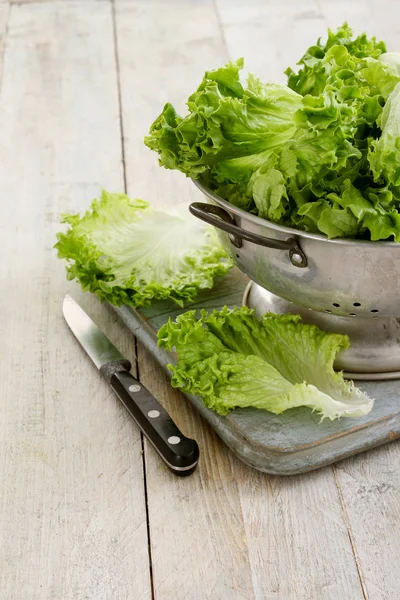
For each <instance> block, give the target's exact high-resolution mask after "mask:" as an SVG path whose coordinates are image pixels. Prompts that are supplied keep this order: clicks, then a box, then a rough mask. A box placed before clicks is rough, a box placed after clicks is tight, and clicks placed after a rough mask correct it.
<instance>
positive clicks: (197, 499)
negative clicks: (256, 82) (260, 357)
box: [116, 0, 363, 600]
mask: <svg viewBox="0 0 400 600" xmlns="http://www.w3.org/2000/svg"><path fill="white" fill-rule="evenodd" d="M243 6H244V5H243ZM251 7H252V4H251V3H250V4H249V3H247V4H246V6H244V8H248V9H249V10H251ZM213 9H214V7H213V4H212V2H211V1H204V2H201V3H198V2H185V1H184V0H181V1H180V0H173V1H172V2H168V4H167V3H165V2H162V1H161V0H159V1H150V2H149V1H145V0H134V1H130V2H127V1H124V0H118V2H117V3H116V12H117V37H118V54H119V61H120V75H121V92H122V107H123V122H124V139H125V160H126V167H127V180H128V192H129V194H130V195H132V196H143V197H144V198H146V199H148V200H150V201H152V202H156V203H168V202H170V203H172V202H174V201H176V199H177V198H179V199H183V198H187V199H189V198H192V197H197V190H195V189H193V187H194V186H191V185H190V182H188V181H187V180H185V178H184V177H183V176H181V175H180V174H179V173H174V172H169V171H166V170H163V169H160V168H159V167H158V166H157V160H156V157H155V156H152V155H151V153H150V152H149V151H147V150H146V149H143V146H142V139H143V136H144V135H145V133H146V132H147V130H148V127H149V124H150V123H151V122H152V121H153V120H154V118H155V117H156V116H157V115H158V114H159V112H160V110H161V108H162V106H163V104H164V102H165V101H166V100H170V101H172V102H174V103H175V102H176V103H177V104H178V107H179V109H180V110H182V107H183V104H184V102H185V101H186V99H187V97H188V95H189V94H190V93H191V92H192V91H193V89H194V88H195V87H196V86H197V84H198V83H199V82H200V80H201V78H202V76H203V73H204V70H205V69H207V68H214V67H216V66H218V65H221V64H223V63H224V62H226V60H227V59H228V54H227V51H226V46H225V42H224V39H223V35H222V32H221V24H220V22H219V21H218V18H217V14H216V13H215V12H213ZM230 50H232V51H231V54H232V55H233V54H234V55H237V52H236V50H235V48H232V49H231V48H230ZM258 50H259V48H256V47H255V48H253V50H252V53H251V56H252V57H253V59H254V56H255V53H256V52H257V51H258ZM238 51H239V49H238ZM239 54H240V53H239ZM264 60H268V58H266V57H264ZM139 367H140V369H139V372H140V377H141V380H142V382H143V383H144V384H145V385H146V386H147V387H148V388H149V389H150V390H151V391H152V392H153V393H154V394H155V395H156V397H157V398H158V399H159V400H160V401H161V402H162V403H163V405H164V406H166V408H167V409H168V410H169V411H170V413H171V415H172V416H173V418H174V419H175V420H176V421H177V423H178V425H179V426H180V427H181V428H182V430H183V431H184V432H185V434H187V435H190V436H193V437H194V438H195V439H197V441H198V442H199V445H200V449H201V458H200V464H199V467H198V471H197V472H196V473H195V474H194V475H193V476H192V477H191V478H190V479H185V480H177V479H176V478H175V477H174V476H173V475H171V474H170V473H169V472H168V471H167V470H166V468H165V467H164V465H163V464H161V462H160V460H159V459H158V457H157V456H156V455H155V453H154V452H153V450H152V449H151V448H147V447H146V465H147V486H148V506H149V518H150V535H151V549H152V567H153V576H154V589H155V597H156V599H157V598H159V599H169V598H172V597H174V598H176V599H179V600H180V599H183V598H188V597H190V598H193V599H195V600H197V599H198V600H204V599H208V598H209V599H214V598H218V599H220V598H221V599H224V600H231V599H239V598H243V599H246V600H247V599H257V600H258V599H263V600H264V599H266V600H270V599H277V600H280V599H285V600H291V599H293V600H294V599H296V600H302V599H304V600H306V599H307V600H309V599H315V600H328V599H332V600H333V599H337V598H346V599H347V598H348V599H351V600H358V599H360V600H361V599H362V598H363V594H362V590H361V585H360V581H359V576H358V573H357V569H356V564H355V561H354V557H353V554H352V549H351V544H350V541H349V538H348V532H347V527H346V523H345V520H344V517H343V512H342V509H341V506H340V502H339V497H338V492H337V488H336V486H335V482H334V478H333V474H332V471H331V469H325V470H321V471H318V472H317V473H314V474H312V475H307V476H303V477H298V478H294V479H291V480H286V479H279V478H274V477H268V476H264V475H262V474H260V473H258V472H256V471H252V470H251V469H248V468H247V467H245V466H243V464H242V463H240V462H239V461H238V460H237V459H236V458H235V457H234V456H233V454H231V453H230V451H229V450H227V448H226V447H225V446H224V445H223V444H222V443H221V442H220V441H219V439H218V438H217V437H216V435H215V434H214V433H213V431H212V430H211V429H210V428H209V427H208V426H207V425H206V424H205V423H204V422H203V421H202V420H201V419H200V417H199V415H198V414H197V413H196V412H195V411H193V409H192V408H191V407H190V406H189V405H188V403H187V402H186V401H185V400H184V399H183V398H182V396H181V395H180V394H179V393H177V392H176V391H174V390H171V388H170V387H169V385H168V380H167V378H166V376H165V375H164V374H163V373H162V371H161V370H160V369H159V368H158V367H157V366H156V365H155V364H154V361H153V360H152V359H151V357H150V356H148V355H147V354H146V352H144V351H143V350H142V349H140V352H139ZM328 549H329V550H328ZM177 581H179V586H177Z"/></svg>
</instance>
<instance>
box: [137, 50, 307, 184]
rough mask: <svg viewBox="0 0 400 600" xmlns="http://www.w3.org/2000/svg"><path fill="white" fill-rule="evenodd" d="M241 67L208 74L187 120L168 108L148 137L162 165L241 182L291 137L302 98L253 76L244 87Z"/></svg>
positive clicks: (192, 174)
mask: <svg viewBox="0 0 400 600" xmlns="http://www.w3.org/2000/svg"><path fill="white" fill-rule="evenodd" d="M242 68H243V60H238V61H237V62H236V63H229V64H227V65H226V66H225V67H222V68H220V69H217V70H216V71H208V72H206V74H205V76H204V78H203V81H202V82H201V84H200V86H199V87H198V89H197V91H196V92H195V93H194V94H193V95H192V96H190V98H189V100H188V102H187V106H188V110H189V113H188V115H187V116H186V117H184V118H183V117H180V116H178V115H177V114H176V112H175V109H174V108H173V107H172V106H171V105H170V104H166V105H165V107H164V110H163V112H162V113H161V114H160V116H159V117H158V118H157V119H156V120H155V121H154V123H153V124H152V126H151V127H150V132H149V135H148V136H147V137H146V138H145V144H146V145H147V146H148V147H149V148H151V149H152V150H155V151H156V152H158V154H159V162H160V165H163V166H165V167H167V168H169V169H179V170H180V171H182V172H183V173H185V174H186V175H187V176H189V177H195V178H196V177H199V176H200V175H201V174H202V173H205V172H209V173H210V175H211V176H212V177H213V179H214V180H215V181H216V182H219V183H223V182H231V183H232V182H233V183H240V182H242V181H248V179H249V177H250V174H251V173H252V172H253V171H254V170H256V169H257V168H258V167H260V166H261V165H263V164H264V163H265V161H267V160H268V159H269V157H270V156H271V154H272V153H273V149H274V148H276V147H278V146H280V145H281V144H284V143H285V142H286V141H287V140H288V139H290V137H291V136H292V133H293V132H294V130H295V125H294V122H293V115H294V112H295V111H296V110H297V109H298V108H300V107H301V102H302V100H301V97H300V96H299V95H298V94H296V93H295V92H293V91H292V90H290V89H289V88H288V87H287V86H283V85H276V84H272V83H271V84H263V83H261V82H260V80H259V79H257V78H255V77H254V76H252V75H250V76H249V78H248V81H247V87H243V86H242V84H241V83H240V78H239V72H240V70H241V69H242Z"/></svg>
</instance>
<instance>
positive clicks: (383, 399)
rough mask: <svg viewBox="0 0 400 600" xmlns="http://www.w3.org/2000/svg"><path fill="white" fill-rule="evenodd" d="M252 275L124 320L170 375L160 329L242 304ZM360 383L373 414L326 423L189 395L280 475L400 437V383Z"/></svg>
mask: <svg viewBox="0 0 400 600" xmlns="http://www.w3.org/2000/svg"><path fill="white" fill-rule="evenodd" d="M247 283H248V279H247V278H246V277H245V276H244V275H243V274H242V273H240V272H239V271H237V270H235V271H234V272H233V273H231V274H230V275H229V276H227V277H225V279H223V280H222V281H220V282H219V283H218V284H217V285H216V286H215V288H214V289H213V290H212V291H211V292H210V291H207V292H204V293H203V294H202V295H201V296H200V297H199V299H198V300H197V302H196V303H194V304H192V305H190V306H187V307H185V309H180V308H179V307H177V306H176V305H175V304H172V303H168V302H158V303H155V304H153V306H152V307H151V308H147V309H140V310H137V311H135V310H133V309H131V308H128V307H126V306H125V307H122V308H116V309H115V310H116V311H117V312H118V314H119V315H120V317H121V319H122V320H123V322H124V323H125V324H126V326H127V327H128V328H129V329H130V331H131V332H132V333H133V334H134V335H135V336H136V337H137V339H138V340H139V341H140V342H141V343H142V344H143V345H144V346H145V347H146V348H147V350H148V351H149V352H150V353H151V354H152V355H153V356H154V357H155V358H156V360H157V361H158V362H159V363H160V364H161V365H162V366H163V367H164V368H165V369H166V371H167V372H168V373H170V372H169V371H168V369H167V364H169V363H171V362H172V360H173V357H172V355H171V354H170V353H168V352H166V351H165V350H163V349H161V348H158V346H157V335H156V332H157V330H158V329H159V328H160V327H161V325H163V324H164V323H165V322H166V321H167V320H168V319H169V318H170V317H171V318H172V319H174V318H175V317H176V316H177V315H178V314H180V313H182V312H184V311H185V310H188V309H193V308H196V309H201V308H207V309H214V308H221V307H222V306H224V305H225V304H226V305H228V306H240V305H241V302H242V297H243V292H244V289H245V287H246V285H247ZM359 387H361V388H362V389H364V390H365V391H366V392H367V393H368V394H369V395H370V396H371V397H373V398H375V405H374V408H373V410H372V411H371V413H370V414H368V415H366V416H365V417H362V418H358V419H342V420H340V421H334V422H330V421H324V422H322V423H320V417H318V416H317V415H316V414H313V413H312V412H311V410H309V409H306V408H298V409H293V410H290V411H287V412H285V413H283V414H282V415H280V416H277V415H273V414H271V413H268V412H266V411H261V410H257V409H252V408H247V409H238V410H235V411H233V412H232V413H230V414H229V415H228V416H226V417H221V416H219V415H217V414H215V413H213V412H212V411H210V410H209V409H207V408H206V407H205V406H204V404H203V402H202V401H201V399H200V398H198V397H194V396H190V395H187V394H185V396H187V398H188V399H189V400H190V402H192V403H193V404H194V406H195V407H196V408H197V409H198V411H199V412H200V413H201V414H202V415H203V417H204V418H205V419H206V420H207V421H208V423H209V424H210V425H211V426H212V427H213V428H214V429H215V431H216V432H217V433H218V435H219V436H220V437H221V438H222V439H223V441H224V442H225V443H226V444H227V445H228V446H229V448H230V449H231V450H232V452H234V453H235V454H236V455H237V456H238V457H239V458H240V459H241V460H243V461H244V462H245V463H247V464H248V465H250V466H252V467H254V468H256V469H259V470H260V471H265V472H267V473H275V474H278V475H291V474H295V473H301V472H304V471H310V470H312V469H317V468H319V467H322V466H324V465H327V464H330V463H333V462H335V461H337V460H340V459H342V458H345V457H347V456H350V455H353V454H357V453H359V452H363V451H365V450H368V449H369V448H373V447H374V446H379V445H381V444H385V443H386V442H390V441H392V440H394V439H396V438H398V437H400V381H399V380H397V381H396V380H395V381H385V382H363V383H362V384H361V382H360V385H359Z"/></svg>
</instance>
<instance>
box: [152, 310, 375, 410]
mask: <svg viewBox="0 0 400 600" xmlns="http://www.w3.org/2000/svg"><path fill="white" fill-rule="evenodd" d="M158 339H159V345H160V346H161V347H164V348H167V349H169V350H175V351H176V353H177V357H178V358H177V363H176V365H175V366H173V365H170V369H171V370H172V373H173V375H172V385H173V386H174V387H179V388H180V389H182V390H183V391H185V392H188V393H191V394H196V395H200V396H201V397H202V399H203V401H204V403H205V405H206V406H207V407H208V408H210V409H212V410H214V411H216V412H218V413H219V414H227V413H228V412H229V411H231V410H233V409H235V408H236V407H248V406H252V407H255V408H259V409H264V410H268V411H270V412H273V413H275V414H280V413H281V412H283V411H285V410H288V409H290V408H294V407H298V406H306V407H309V408H311V409H312V410H315V411H317V412H318V413H320V414H321V417H322V419H324V418H329V419H331V420H333V419H336V418H339V417H341V416H347V417H355V416H361V415H364V414H367V413H368V412H369V411H370V410H371V409H372V406H373V401H372V400H371V399H370V398H368V397H367V396H366V395H365V394H364V393H363V392H361V391H360V390H359V389H357V388H356V387H355V386H354V385H353V383H351V382H348V381H345V380H344V379H343V377H342V375H341V374H340V373H336V372H335V371H334V370H333V363H334V359H335V357H336V355H337V353H338V351H339V350H340V349H345V348H347V347H348V345H349V342H348V338H347V337H346V336H342V335H338V334H328V333H324V332H322V331H321V330H320V329H318V328H317V327H315V326H312V325H305V324H303V323H302V322H301V320H300V317H298V316H294V315H283V316H282V315H280V316H277V315H271V314H267V315H265V316H264V317H263V318H261V319H258V318H257V317H256V316H255V314H254V311H252V310H250V309H247V308H239V309H229V308H227V307H224V308H223V309H222V310H220V311H214V312H212V313H210V314H208V313H207V312H206V311H202V312H201V315H200V317H199V318H198V317H197V316H196V312H195V311H188V312H186V313H184V314H182V315H180V316H179V317H178V318H177V319H176V321H175V322H172V321H171V320H170V321H169V322H168V323H166V324H165V325H164V326H163V327H162V328H161V329H160V330H159V332H158Z"/></svg>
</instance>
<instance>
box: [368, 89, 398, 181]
mask: <svg viewBox="0 0 400 600" xmlns="http://www.w3.org/2000/svg"><path fill="white" fill-rule="evenodd" d="M381 128H382V135H381V136H380V138H379V139H377V140H375V141H373V142H372V144H371V152H370V154H369V157H368V158H369V162H370V165H371V169H372V172H373V174H374V179H375V181H378V180H379V179H380V178H381V177H384V178H385V180H386V181H388V182H389V183H391V184H393V185H394V186H399V185H400V83H399V84H397V86H396V87H395V89H394V91H393V92H392V94H390V96H389V99H388V101H387V103H386V105H385V108H384V109H383V113H382V119H381Z"/></svg>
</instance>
